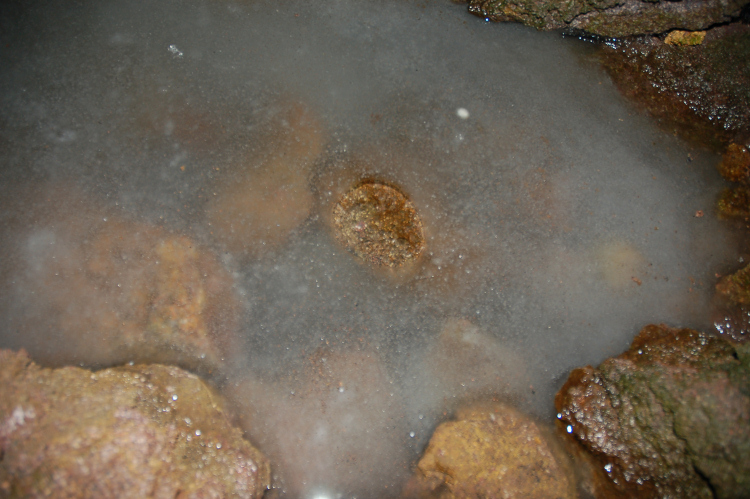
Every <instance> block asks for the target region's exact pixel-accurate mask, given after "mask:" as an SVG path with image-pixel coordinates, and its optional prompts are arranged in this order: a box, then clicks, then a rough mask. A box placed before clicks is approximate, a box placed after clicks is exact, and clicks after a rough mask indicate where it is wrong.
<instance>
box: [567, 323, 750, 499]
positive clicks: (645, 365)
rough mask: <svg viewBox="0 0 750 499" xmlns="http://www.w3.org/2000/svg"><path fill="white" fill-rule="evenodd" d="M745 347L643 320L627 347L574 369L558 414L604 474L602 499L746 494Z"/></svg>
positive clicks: (749, 461) (749, 446) (749, 463)
mask: <svg viewBox="0 0 750 499" xmlns="http://www.w3.org/2000/svg"><path fill="white" fill-rule="evenodd" d="M749 368H750V362H749V359H748V350H747V348H746V347H745V346H738V347H734V346H732V345H731V344H730V343H728V342H726V341H724V340H723V339H721V338H717V337H714V336H709V335H706V334H704V333H701V332H698V331H693V330H690V329H672V328H669V327H666V326H647V327H645V328H644V329H643V330H642V331H641V332H640V334H639V335H638V336H637V337H636V338H635V340H634V341H633V344H632V345H631V347H630V349H629V350H628V351H626V352H625V353H623V354H621V355H620V356H618V357H614V358H610V359H607V360H606V361H605V362H604V363H602V364H601V365H600V366H599V367H598V368H593V367H591V366H586V367H583V368H579V369H575V370H574V371H573V372H572V373H571V374H570V377H569V378H568V381H567V382H566V384H565V385H564V386H563V387H562V388H561V389H560V391H559V392H558V394H557V396H556V397H555V406H556V408H557V410H558V412H559V414H558V418H559V422H560V424H561V427H562V429H563V431H564V432H565V433H568V434H570V436H571V437H572V438H574V439H575V440H576V441H577V442H578V443H579V444H580V445H581V446H583V448H585V449H586V450H587V451H588V452H589V453H590V456H591V457H592V458H593V460H594V461H595V462H596V463H597V466H596V468H597V469H598V470H599V472H600V473H601V474H602V475H604V476H603V477H601V478H602V482H601V483H603V484H605V490H603V491H600V494H598V495H602V496H605V497H696V498H698V497H706V498H710V497H719V498H722V497H748V496H750V369H749Z"/></svg>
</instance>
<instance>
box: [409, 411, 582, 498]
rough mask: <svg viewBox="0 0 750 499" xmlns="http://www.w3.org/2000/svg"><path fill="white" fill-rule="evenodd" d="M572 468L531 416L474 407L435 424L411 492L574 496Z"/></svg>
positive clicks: (447, 495) (411, 494) (468, 495)
mask: <svg viewBox="0 0 750 499" xmlns="http://www.w3.org/2000/svg"><path fill="white" fill-rule="evenodd" d="M572 475H573V473H572V470H571V469H570V468H569V467H568V463H567V462H566V461H565V459H564V458H563V457H562V454H561V453H560V452H559V450H558V449H557V448H556V447H555V445H554V444H553V443H552V442H551V441H550V440H549V438H548V437H547V436H546V435H545V432H544V431H543V430H542V429H541V428H540V427H539V426H538V425H537V424H536V423H535V422H533V421H532V420H531V419H529V418H528V417H526V416H524V415H522V414H521V413H519V412H518V411H516V410H515V409H512V408H510V407H507V406H502V405H495V406H491V407H474V408H469V409H465V410H463V411H461V412H459V414H458V420H457V421H450V422H446V423H443V424H441V425H440V426H438V428H437V429H436V430H435V433H434V434H433V435H432V438H431V439H430V443H429V445H428V447H427V449H426V450H425V452H424V456H422V459H420V461H419V464H418V465H417V474H416V476H415V477H414V479H413V480H412V481H411V482H410V483H409V484H408V486H407V489H406V491H405V494H404V495H405V496H406V497H438V498H444V499H447V498H459V497H460V498H483V497H503V498H545V499H554V498H568V497H575V489H574V484H573V480H572V478H571V477H572Z"/></svg>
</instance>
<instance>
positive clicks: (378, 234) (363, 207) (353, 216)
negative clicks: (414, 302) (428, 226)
mask: <svg viewBox="0 0 750 499" xmlns="http://www.w3.org/2000/svg"><path fill="white" fill-rule="evenodd" d="M333 223H334V226H335V228H336V237H337V238H338V239H339V240H340V241H341V242H342V243H343V244H344V246H346V248H347V249H349V250H350V251H352V252H353V253H354V254H355V255H357V256H358V257H360V258H361V259H362V260H365V261H366V262H369V263H372V264H374V265H376V266H386V267H402V266H404V265H405V264H407V263H410V262H414V261H416V260H417V259H418V258H419V256H420V255H421V254H422V252H423V251H424V248H425V237H424V229H423V226H422V219H421V217H420V216H419V214H418V213H417V210H416V209H415V208H414V205H413V204H412V202H411V201H409V199H408V198H407V197H406V196H404V195H403V194H402V193H401V192H400V191H399V190H398V189H396V188H395V187H392V186H390V185H387V184H385V183H382V182H376V181H364V182H362V183H360V184H359V185H356V186H355V187H353V188H352V189H350V190H349V191H348V192H347V193H346V194H344V195H343V196H342V197H341V199H339V202H338V203H337V204H336V206H335V207H334V209H333Z"/></svg>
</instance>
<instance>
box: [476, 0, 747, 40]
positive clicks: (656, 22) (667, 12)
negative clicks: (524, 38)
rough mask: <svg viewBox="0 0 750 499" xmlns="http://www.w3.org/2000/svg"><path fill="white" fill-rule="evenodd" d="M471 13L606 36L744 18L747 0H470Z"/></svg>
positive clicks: (698, 27) (693, 27)
mask: <svg viewBox="0 0 750 499" xmlns="http://www.w3.org/2000/svg"><path fill="white" fill-rule="evenodd" d="M468 2H469V12H471V13H472V14H475V15H477V16H480V17H484V18H486V19H489V20H492V21H510V22H520V23H523V24H525V25H527V26H532V27H534V28H537V29H545V30H550V29H560V28H575V29H580V30H584V31H588V32H589V33H594V34H596V35H600V36H606V37H622V36H627V35H638V34H652V33H664V32H667V31H670V30H673V29H680V30H690V31H697V30H702V29H706V28H709V27H711V26H713V25H716V24H721V23H727V22H730V21H732V20H733V19H736V18H737V17H738V16H739V15H740V11H741V10H742V7H743V6H744V5H745V0H704V1H700V2H694V1H687V0H683V1H676V2H675V1H667V0H647V1H643V0H596V1H593V2H591V1H584V0H575V1H566V2H562V1H560V0H468Z"/></svg>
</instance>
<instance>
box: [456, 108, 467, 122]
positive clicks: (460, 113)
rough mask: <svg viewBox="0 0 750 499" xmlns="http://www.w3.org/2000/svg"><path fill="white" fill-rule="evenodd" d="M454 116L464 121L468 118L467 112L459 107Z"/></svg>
mask: <svg viewBox="0 0 750 499" xmlns="http://www.w3.org/2000/svg"><path fill="white" fill-rule="evenodd" d="M456 115H457V116H458V117H459V118H461V119H462V120H465V119H467V118H468V117H469V110H468V109H466V108H465V107H459V108H458V109H456Z"/></svg>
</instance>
